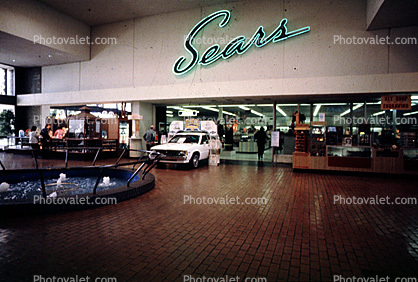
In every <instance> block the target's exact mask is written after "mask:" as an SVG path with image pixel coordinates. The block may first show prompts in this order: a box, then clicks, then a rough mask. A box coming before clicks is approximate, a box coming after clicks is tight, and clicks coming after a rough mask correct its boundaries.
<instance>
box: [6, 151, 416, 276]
mask: <svg viewBox="0 0 418 282" xmlns="http://www.w3.org/2000/svg"><path fill="white" fill-rule="evenodd" d="M7 158H9V162H7ZM0 159H1V160H2V161H3V163H5V165H6V167H9V168H10V167H16V168H17V167H31V166H32V165H33V164H32V162H31V160H30V159H28V158H26V157H15V158H13V159H10V157H9V156H5V155H1V156H0ZM11 160H13V162H11ZM40 162H41V166H42V165H44V166H48V165H52V164H57V163H58V165H62V162H54V161H45V160H41V161H40ZM101 163H105V161H101ZM70 164H82V163H81V162H73V163H71V162H70ZM152 173H154V175H155V176H156V187H155V189H154V190H152V191H151V192H149V193H147V194H145V195H143V196H141V197H138V198H135V199H132V200H129V201H126V202H122V203H119V204H117V205H113V206H106V207H100V208H96V209H91V210H85V211H78V212H68V213H61V214H54V215H46V216H32V217H26V218H12V219H7V220H5V219H1V222H0V277H1V278H0V280H2V281H23V280H27V281H30V280H32V279H33V275H42V276H43V277H52V276H56V277H62V276H67V277H68V276H72V277H74V276H75V275H78V276H79V277H82V276H90V277H116V278H118V281H163V280H166V281H170V280H171V281H172V280H178V281H182V280H183V276H184V275H193V277H195V278H196V277H203V276H205V277H225V276H226V275H228V276H230V277H231V276H239V277H240V278H241V281H242V279H243V278H245V277H267V278H268V281H307V280H311V281H316V280H323V281H330V280H332V277H333V275H342V276H344V277H352V276H357V277H359V276H375V275H379V276H380V277H384V276H386V275H391V276H402V277H411V276H416V275H417V274H418V270H417V269H418V222H417V216H418V209H417V205H385V206H378V205H339V204H337V205H334V204H333V195H334V194H336V195H340V194H341V195H343V196H356V197H370V196H375V195H379V196H381V197H386V196H390V197H391V198H392V199H393V198H395V197H418V190H417V185H416V181H415V180H414V179H401V178H383V177H365V176H353V175H349V176H347V175H327V174H313V173H300V172H293V171H292V169H290V168H287V167H258V166H237V165H221V166H219V167H208V166H206V167H202V168H199V169H197V170H189V171H188V170H169V169H157V170H153V171H152ZM184 195H192V196H193V197H195V198H196V197H201V196H206V197H226V196H229V197H236V196H239V197H240V198H241V199H244V198H246V197H266V198H267V199H268V203H267V204H265V205H264V204H260V205H219V204H218V205H216V204H213V205H193V204H184V203H183V197H184Z"/></svg>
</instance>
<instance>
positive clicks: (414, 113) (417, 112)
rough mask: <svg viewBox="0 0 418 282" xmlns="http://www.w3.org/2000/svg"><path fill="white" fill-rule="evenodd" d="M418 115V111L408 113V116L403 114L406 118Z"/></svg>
mask: <svg viewBox="0 0 418 282" xmlns="http://www.w3.org/2000/svg"><path fill="white" fill-rule="evenodd" d="M416 114H418V111H415V112H412V113H406V114H403V115H404V116H410V115H416Z"/></svg>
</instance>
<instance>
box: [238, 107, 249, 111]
mask: <svg viewBox="0 0 418 282" xmlns="http://www.w3.org/2000/svg"><path fill="white" fill-rule="evenodd" d="M238 108H240V109H243V110H244V111H251V109H250V108H248V107H245V106H238Z"/></svg>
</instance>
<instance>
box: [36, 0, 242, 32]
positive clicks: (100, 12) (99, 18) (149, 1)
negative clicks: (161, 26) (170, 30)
mask: <svg viewBox="0 0 418 282" xmlns="http://www.w3.org/2000/svg"><path fill="white" fill-rule="evenodd" d="M39 1H41V2H43V3H45V4H47V5H48V6H50V7H52V8H55V9H57V10H58V11H60V12H63V13H64V14H67V15H69V16H71V17H73V18H74V19H77V20H79V21H81V22H84V23H86V24H88V25H90V26H96V25H102V24H107V23H112V22H117V21H122V20H128V19H134V18H142V17H148V16H152V15H157V14H162V13H171V12H175V11H180V10H189V9H193V8H198V7H202V6H210V5H216V4H222V3H228V2H237V1H239V0H116V1H115V0H88V1H86V0H72V1H68V0H39Z"/></svg>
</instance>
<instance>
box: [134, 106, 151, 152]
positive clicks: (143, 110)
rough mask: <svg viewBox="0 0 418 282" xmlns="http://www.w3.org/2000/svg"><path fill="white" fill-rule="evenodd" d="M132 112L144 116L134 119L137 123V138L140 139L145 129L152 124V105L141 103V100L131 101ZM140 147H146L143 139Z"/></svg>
mask: <svg viewBox="0 0 418 282" xmlns="http://www.w3.org/2000/svg"><path fill="white" fill-rule="evenodd" d="M132 114H133V115H141V116H143V117H144V118H143V119H142V120H139V121H135V122H138V123H139V126H138V128H139V133H137V134H139V138H141V139H142V136H143V135H144V133H145V131H146V130H147V129H148V128H149V127H150V126H151V125H154V126H156V125H155V124H154V122H155V117H154V106H153V105H152V104H151V103H143V102H132ZM132 126H134V125H132ZM142 148H146V146H145V141H144V140H142Z"/></svg>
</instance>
